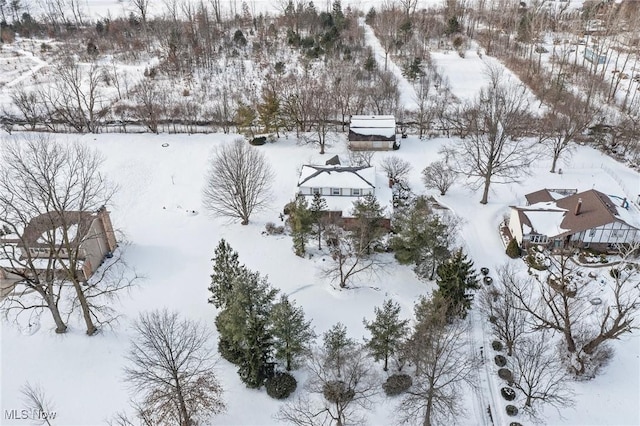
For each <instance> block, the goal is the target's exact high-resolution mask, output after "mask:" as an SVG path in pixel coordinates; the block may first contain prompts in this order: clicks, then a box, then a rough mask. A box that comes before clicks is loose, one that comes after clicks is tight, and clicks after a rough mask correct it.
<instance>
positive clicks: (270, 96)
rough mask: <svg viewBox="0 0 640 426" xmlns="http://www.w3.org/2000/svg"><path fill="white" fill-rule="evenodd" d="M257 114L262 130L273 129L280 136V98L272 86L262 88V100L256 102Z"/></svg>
mask: <svg viewBox="0 0 640 426" xmlns="http://www.w3.org/2000/svg"><path fill="white" fill-rule="evenodd" d="M258 114H259V116H260V123H261V124H262V126H263V127H264V131H265V132H267V133H269V132H271V131H272V130H275V132H276V135H277V136H278V137H279V136H280V133H279V132H280V99H279V98H278V94H277V93H276V91H275V90H273V89H272V88H264V89H263V90H262V101H261V102H260V103H258Z"/></svg>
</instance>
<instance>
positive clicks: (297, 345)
mask: <svg viewBox="0 0 640 426" xmlns="http://www.w3.org/2000/svg"><path fill="white" fill-rule="evenodd" d="M270 319H271V325H272V333H273V338H274V345H273V348H274V350H275V358H276V359H278V360H280V361H283V362H284V363H285V365H286V369H287V371H291V369H292V368H294V367H295V366H296V359H297V358H298V357H300V356H301V355H303V354H304V353H305V352H307V351H308V350H309V345H310V344H311V341H312V340H313V339H314V338H315V337H316V335H315V333H314V332H313V329H312V328H311V321H305V319H304V311H303V310H302V308H301V307H297V306H295V305H294V304H292V303H291V302H289V299H288V298H287V296H286V295H284V294H283V295H282V296H280V301H279V302H278V303H276V304H275V305H274V306H273V309H272V310H271V315H270Z"/></svg>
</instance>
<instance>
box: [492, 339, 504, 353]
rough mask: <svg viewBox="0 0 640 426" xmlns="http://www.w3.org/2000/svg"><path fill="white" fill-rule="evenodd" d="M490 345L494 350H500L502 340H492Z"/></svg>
mask: <svg viewBox="0 0 640 426" xmlns="http://www.w3.org/2000/svg"><path fill="white" fill-rule="evenodd" d="M491 347H492V348H493V350H494V351H501V350H502V347H503V346H502V342H500V341H499V340H494V341H493V342H491Z"/></svg>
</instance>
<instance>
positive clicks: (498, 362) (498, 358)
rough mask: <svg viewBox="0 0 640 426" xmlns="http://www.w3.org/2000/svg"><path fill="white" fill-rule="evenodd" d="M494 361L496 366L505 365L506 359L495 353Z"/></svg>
mask: <svg viewBox="0 0 640 426" xmlns="http://www.w3.org/2000/svg"><path fill="white" fill-rule="evenodd" d="M494 361H495V362H496V365H497V366H498V367H504V366H505V365H507V359H506V358H505V357H504V356H502V355H496V356H495V358H494Z"/></svg>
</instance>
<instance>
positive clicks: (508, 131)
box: [448, 77, 533, 204]
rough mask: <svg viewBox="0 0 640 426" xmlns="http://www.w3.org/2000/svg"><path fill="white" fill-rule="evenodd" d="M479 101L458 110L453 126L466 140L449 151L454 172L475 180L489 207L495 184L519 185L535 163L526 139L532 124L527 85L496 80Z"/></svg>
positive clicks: (530, 145) (484, 91)
mask: <svg viewBox="0 0 640 426" xmlns="http://www.w3.org/2000/svg"><path fill="white" fill-rule="evenodd" d="M493 81H494V83H493V85H491V86H490V87H488V88H485V89H483V90H481V92H480V95H479V96H478V98H477V99H476V100H475V101H474V102H473V103H471V104H467V105H466V106H465V107H463V108H462V109H460V110H459V111H458V115H457V117H456V119H455V121H454V123H453V125H454V127H455V128H456V129H457V130H458V132H459V133H460V134H461V135H463V139H462V140H461V141H460V143H459V144H457V145H456V146H455V147H452V148H449V149H448V155H449V158H450V159H451V160H452V163H451V164H452V166H453V169H454V170H455V171H456V172H459V173H461V174H464V175H466V176H468V177H470V178H472V179H475V181H476V184H477V185H478V186H479V187H482V188H483V192H482V199H481V200H480V203H482V204H486V203H487V201H488V198H489V188H490V186H491V184H492V183H508V182H517V181H518V180H519V179H520V178H522V176H523V174H524V172H526V171H527V170H528V166H529V164H530V163H531V161H532V154H533V150H532V146H533V145H532V144H531V143H528V142H526V141H525V140H524V139H523V136H524V135H525V131H526V129H527V125H528V123H529V113H528V104H527V100H526V99H527V96H526V91H525V88H524V86H515V85H511V86H505V85H502V84H500V83H499V79H498V78H497V77H496V78H495V79H494V80H493Z"/></svg>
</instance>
